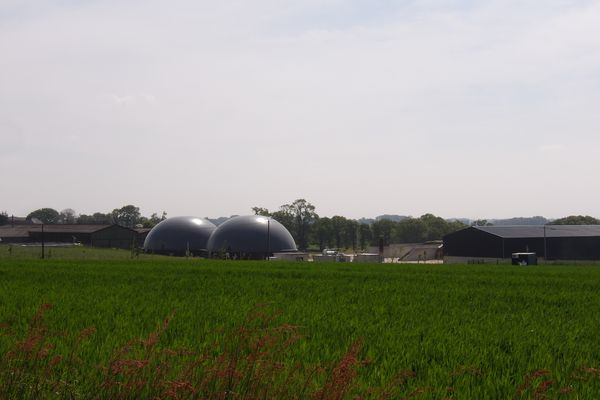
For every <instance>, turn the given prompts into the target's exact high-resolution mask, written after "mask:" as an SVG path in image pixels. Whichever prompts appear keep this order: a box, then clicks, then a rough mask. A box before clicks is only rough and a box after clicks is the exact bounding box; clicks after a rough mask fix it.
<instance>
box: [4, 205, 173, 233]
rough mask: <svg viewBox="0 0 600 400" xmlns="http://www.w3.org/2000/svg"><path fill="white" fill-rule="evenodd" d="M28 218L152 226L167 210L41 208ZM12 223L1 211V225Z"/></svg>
mask: <svg viewBox="0 0 600 400" xmlns="http://www.w3.org/2000/svg"><path fill="white" fill-rule="evenodd" d="M26 219H27V220H31V221H35V222H40V223H43V224H82V225H103V224H118V225H122V226H126V227H128V228H152V227H153V226H155V225H156V224H158V223H159V222H160V221H163V220H165V219H167V213H166V212H165V211H163V212H162V214H160V215H158V214H157V213H153V214H152V215H150V217H145V216H143V215H142V214H141V213H140V208H139V207H136V206H134V205H131V204H129V205H126V206H123V207H121V208H115V209H114V210H112V211H111V212H108V213H102V212H95V213H93V214H89V215H88V214H77V212H76V211H75V210H73V209H72V208H65V209H64V210H61V211H57V210H55V209H53V208H47V207H46V208H40V209H37V210H35V211H32V212H30V213H29V214H27V217H26ZM8 223H10V217H9V216H8V214H7V213H6V212H2V213H0V225H4V224H8Z"/></svg>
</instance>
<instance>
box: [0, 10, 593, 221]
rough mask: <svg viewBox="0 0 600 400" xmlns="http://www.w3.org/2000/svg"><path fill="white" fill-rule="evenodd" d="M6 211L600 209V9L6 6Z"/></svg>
mask: <svg viewBox="0 0 600 400" xmlns="http://www.w3.org/2000/svg"><path fill="white" fill-rule="evenodd" d="M0 139H1V140H0V178H1V179H0V211H1V210H6V211H7V212H9V213H11V214H12V213H14V214H15V215H26V214H27V213H28V212H29V211H32V210H34V209H37V208H40V207H53V208H56V209H58V210H60V209H63V208H67V207H70V208H74V209H75V210H76V211H78V212H80V213H91V212H94V211H104V212H106V211H111V210H112V209H113V208H117V207H121V206H123V205H125V204H135V205H137V206H139V207H140V208H141V211H142V213H143V214H145V215H149V214H150V213H152V212H161V211H163V210H166V211H167V212H168V214H169V216H175V215H198V216H202V217H204V216H209V217H217V216H227V215H231V214H247V213H250V212H251V210H250V208H251V207H253V206H263V207H267V208H269V209H277V208H278V206H280V205H281V204H284V203H288V202H291V201H293V200H294V199H297V198H306V199H307V200H309V201H310V202H311V203H313V204H314V205H315V206H316V207H317V212H318V213H319V214H320V215H328V216H331V215H334V214H340V215H345V216H347V217H353V218H358V217H363V216H365V217H371V216H376V215H379V214H384V213H390V214H403V215H413V216H419V215H421V214H424V213H427V212H431V213H434V214H436V215H440V216H443V217H471V218H480V217H487V218H492V217H498V218H501V217H510V216H531V215H544V216H547V217H560V216H565V215H569V214H590V215H594V216H596V217H600V178H599V173H600V157H599V152H600V1H584V0H581V1H579V0H571V1H569V0H544V1H539V0H480V1H474V0H455V1H453V0H445V1H444V0H440V1H434V0H418V1H416V0H415V1H409V0H398V1H391V0H368V1H367V0H364V1H357V0H300V1H298V0H295V1H288V0H253V1H248V0H245V1H244V0H218V1H204V0H170V1H158V0H0Z"/></svg>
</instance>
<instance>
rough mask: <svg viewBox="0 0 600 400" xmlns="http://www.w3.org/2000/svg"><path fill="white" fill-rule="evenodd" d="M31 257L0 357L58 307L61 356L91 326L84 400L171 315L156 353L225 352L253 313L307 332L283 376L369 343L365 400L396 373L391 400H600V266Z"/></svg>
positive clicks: (11, 299) (24, 256) (0, 315)
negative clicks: (114, 360)
mask: <svg viewBox="0 0 600 400" xmlns="http://www.w3.org/2000/svg"><path fill="white" fill-rule="evenodd" d="M36 251H39V249H38V250H36ZM36 251H34V250H31V249H29V250H22V249H19V248H15V249H13V251H12V252H11V253H9V252H8V250H7V248H6V247H5V246H0V323H2V324H3V325H1V326H2V328H0V329H1V330H0V353H1V354H6V353H7V352H8V351H9V350H10V349H12V348H13V347H14V344H15V341H17V340H18V339H22V338H23V337H24V336H25V335H26V331H27V329H28V325H29V324H30V321H31V319H32V317H33V316H34V315H35V313H36V310H38V309H39V307H40V305H42V304H51V305H52V308H51V309H48V310H46V311H45V313H44V323H45V324H46V325H47V327H48V331H50V332H54V333H57V334H56V335H54V336H53V339H52V343H53V345H54V347H53V348H52V349H51V352H56V353H60V352H63V353H65V352H68V351H69V346H70V345H69V343H70V340H71V339H70V338H71V337H73V335H77V332H81V331H82V330H84V329H85V328H87V327H94V328H95V329H94V332H93V334H90V335H89V337H87V338H86V340H85V342H83V343H82V344H81V346H80V347H79V348H78V352H79V358H80V360H79V364H78V367H77V371H76V372H73V371H71V374H75V375H76V378H77V379H76V382H75V383H73V385H77V388H76V389H77V390H76V391H75V392H74V393H77V396H79V397H80V398H89V397H94V396H96V395H98V394H97V393H96V392H93V388H94V387H96V386H99V380H100V379H101V378H100V377H101V375H102V373H101V367H100V366H102V365H106V364H107V363H108V362H109V361H110V359H111V357H112V356H113V354H114V350H115V349H118V348H121V347H123V346H124V345H125V344H127V343H128V342H129V341H131V340H132V339H136V338H141V337H147V336H148V334H149V333H151V332H152V331H155V330H156V329H157V327H159V326H160V325H161V322H162V321H163V320H164V319H165V318H166V317H168V316H171V320H170V323H169V326H168V328H166V329H165V331H164V333H163V334H162V335H161V336H160V343H159V344H158V346H160V347H161V348H169V349H179V348H196V349H197V348H201V347H205V346H206V345H209V344H210V346H213V349H214V351H215V352H218V350H219V348H220V347H224V346H226V341H227V339H226V338H227V337H228V336H227V335H228V333H230V332H233V331H235V328H236V327H239V326H243V325H244V324H247V323H248V322H247V316H248V315H249V314H251V313H252V312H253V310H256V305H257V304H261V305H265V306H264V308H263V311H264V312H265V313H267V314H273V315H275V317H274V321H273V324H274V325H276V326H281V325H283V326H287V325H288V324H289V325H293V326H295V328H294V329H295V330H297V332H298V333H299V334H300V335H301V338H300V339H299V340H298V341H296V342H294V343H292V344H290V346H289V351H288V352H285V359H284V360H283V362H284V363H287V365H296V364H301V365H303V366H306V367H311V366H315V365H332V363H334V362H336V360H340V359H343V357H344V355H345V354H346V355H347V354H348V353H347V352H348V349H349V348H351V346H352V344H353V343H362V346H361V347H360V350H359V352H358V353H359V355H360V358H361V359H366V360H369V362H368V363H365V364H364V365H362V364H361V365H360V366H359V368H358V376H357V378H356V386H355V387H354V389H352V390H351V391H350V392H349V393H361V394H363V395H365V396H366V397H369V395H370V394H369V390H368V388H380V387H385V386H386V385H387V384H389V383H390V382H394V379H397V377H398V376H402V377H403V379H402V381H401V382H399V381H396V382H397V385H396V386H397V387H396V394H395V395H394V398H396V397H397V398H419V399H421V398H422V399H430V398H431V399H438V398H457V399H459V398H461V399H474V398H477V399H486V398H489V399H496V398H513V397H516V398H580V399H588V398H596V395H597V393H600V370H599V369H597V368H600V331H599V329H600V296H599V295H598V293H600V268H598V267H594V266H538V267H529V268H524V267H511V266H477V265H469V266H455V265H452V266H444V265H353V264H330V265H319V264H314V263H283V262H268V263H267V262H227V261H212V260H199V259H184V258H167V257H151V256H140V257H133V258H132V256H131V254H130V253H128V252H120V251H112V250H106V251H97V250H90V249H56V250H52V251H53V253H52V255H51V258H50V259H45V260H40V259H39V258H38V257H37V252H36ZM84 252H85V253H84ZM65 373H66V372H65ZM319 379H320V380H321V382H320V381H319ZM324 379H326V378H324V377H321V378H319V377H317V378H316V381H315V383H314V385H315V387H317V386H318V385H319V384H321V383H323V382H322V381H323V380H324ZM77 396H75V397H77ZM373 396H375V395H374V394H373ZM59 397H60V396H59ZM231 398H235V396H233V395H232V396H231ZM323 398H327V397H323ZM349 398H351V397H349Z"/></svg>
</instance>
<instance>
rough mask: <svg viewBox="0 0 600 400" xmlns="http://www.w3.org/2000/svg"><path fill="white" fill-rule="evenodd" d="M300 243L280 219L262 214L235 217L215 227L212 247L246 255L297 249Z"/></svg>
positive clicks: (260, 256)
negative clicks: (295, 240) (278, 220)
mask: <svg viewBox="0 0 600 400" xmlns="http://www.w3.org/2000/svg"><path fill="white" fill-rule="evenodd" d="M294 250H296V243H295V242H294V238H293V237H292V235H291V234H290V233H289V232H288V230H287V229H285V227H284V226H283V225H281V224H280V223H279V222H277V221H276V220H274V219H273V218H269V217H262V216H260V215H244V216H239V217H233V218H231V219H228V220H227V221H225V222H223V223H222V224H221V225H219V226H218V227H217V229H215V231H214V232H213V234H212V235H211V236H210V239H209V240H208V251H209V253H210V254H212V255H214V254H216V253H219V252H223V251H224V252H227V253H230V254H237V255H238V256H240V257H242V258H262V257H265V256H266V255H267V254H271V253H273V252H277V251H294Z"/></svg>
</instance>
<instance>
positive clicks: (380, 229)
mask: <svg viewBox="0 0 600 400" xmlns="http://www.w3.org/2000/svg"><path fill="white" fill-rule="evenodd" d="M396 224H397V223H396V222H393V221H390V220H387V219H380V220H379V221H375V222H373V224H371V230H372V232H373V237H372V239H371V243H372V244H373V245H375V246H378V245H379V239H383V244H384V245H388V244H390V243H391V241H392V233H393V231H394V227H395V226H396Z"/></svg>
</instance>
